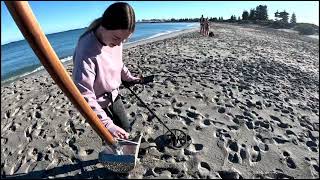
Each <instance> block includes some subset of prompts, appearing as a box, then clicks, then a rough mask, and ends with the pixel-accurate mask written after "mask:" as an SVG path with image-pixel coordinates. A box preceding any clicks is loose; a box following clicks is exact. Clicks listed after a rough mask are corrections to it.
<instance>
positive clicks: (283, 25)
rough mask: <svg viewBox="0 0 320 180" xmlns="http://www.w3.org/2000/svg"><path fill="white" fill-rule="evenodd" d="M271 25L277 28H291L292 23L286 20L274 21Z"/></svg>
mask: <svg viewBox="0 0 320 180" xmlns="http://www.w3.org/2000/svg"><path fill="white" fill-rule="evenodd" d="M271 27H272V28H275V29H282V28H283V29H289V28H290V25H289V23H286V22H283V21H274V22H273V23H272V24H271Z"/></svg>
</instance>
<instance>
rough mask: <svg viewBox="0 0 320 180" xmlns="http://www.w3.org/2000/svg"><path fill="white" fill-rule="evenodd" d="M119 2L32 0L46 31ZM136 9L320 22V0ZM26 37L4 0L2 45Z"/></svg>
mask: <svg viewBox="0 0 320 180" xmlns="http://www.w3.org/2000/svg"><path fill="white" fill-rule="evenodd" d="M114 2H116V1H30V2H29V4H30V6H31V9H32V11H33V13H34V15H35V16H36V18H37V20H38V22H39V24H40V26H41V28H42V30H43V31H44V33H45V34H50V33H55V32H61V31H66V30H70V29H78V28H83V27H87V26H88V25H89V24H90V22H92V21H93V20H94V19H95V18H98V17H100V16H101V15H102V14H103V12H104V10H105V9H106V8H107V7H108V6H109V5H110V4H112V3H114ZM124 2H128V3H129V4H130V5H131V6H132V7H133V9H134V11H135V14H136V20H141V19H171V18H176V19H177V18H199V17H200V16H201V15H202V14H203V15H204V17H223V18H224V19H229V18H230V16H231V15H235V16H236V17H238V16H240V17H241V15H242V12H243V11H244V10H247V11H250V9H254V8H256V7H257V6H258V5H267V10H268V16H269V19H274V13H275V12H276V11H277V10H279V12H280V11H283V10H285V11H286V12H288V13H289V18H291V15H292V13H295V14H296V17H297V22H306V23H313V24H316V25H319V2H318V1H124ZM21 39H24V38H23V36H22V34H21V32H20V31H19V29H18V27H17V26H16V24H15V22H14V20H13V19H12V17H11V15H10V13H9V11H8V9H7V7H6V5H5V4H4V2H3V1H1V45H2V44H6V43H9V42H12V41H17V40H21Z"/></svg>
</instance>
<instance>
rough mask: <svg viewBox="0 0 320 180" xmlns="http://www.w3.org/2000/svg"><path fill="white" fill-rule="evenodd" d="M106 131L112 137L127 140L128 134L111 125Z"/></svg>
mask: <svg viewBox="0 0 320 180" xmlns="http://www.w3.org/2000/svg"><path fill="white" fill-rule="evenodd" d="M108 130H109V131H110V133H111V134H112V136H113V137H116V138H121V139H128V138H129V133H127V132H126V131H125V130H123V129H122V128H121V127H119V126H117V125H115V124H112V125H110V126H109V127H108Z"/></svg>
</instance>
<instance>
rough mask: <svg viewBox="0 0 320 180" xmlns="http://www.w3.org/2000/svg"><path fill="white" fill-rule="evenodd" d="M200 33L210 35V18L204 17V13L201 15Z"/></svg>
mask: <svg viewBox="0 0 320 180" xmlns="http://www.w3.org/2000/svg"><path fill="white" fill-rule="evenodd" d="M200 34H201V35H204V36H209V19H208V17H207V18H204V17H203V15H201V17H200Z"/></svg>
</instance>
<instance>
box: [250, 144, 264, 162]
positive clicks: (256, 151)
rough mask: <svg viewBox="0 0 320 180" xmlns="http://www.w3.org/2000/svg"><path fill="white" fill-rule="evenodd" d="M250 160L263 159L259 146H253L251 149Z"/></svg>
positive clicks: (257, 160)
mask: <svg viewBox="0 0 320 180" xmlns="http://www.w3.org/2000/svg"><path fill="white" fill-rule="evenodd" d="M250 161H251V162H259V161H261V150H260V148H259V146H253V147H252V148H251V150H250Z"/></svg>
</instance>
